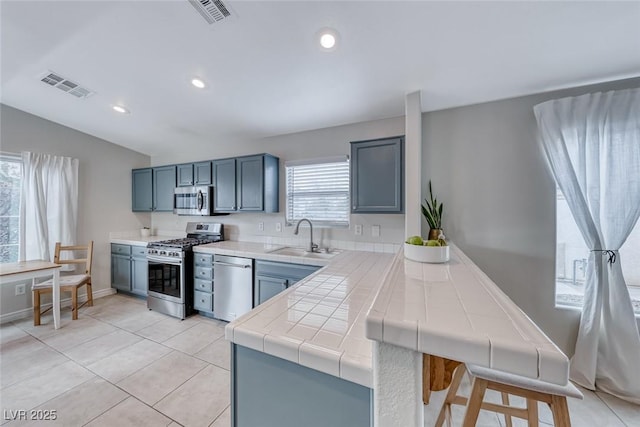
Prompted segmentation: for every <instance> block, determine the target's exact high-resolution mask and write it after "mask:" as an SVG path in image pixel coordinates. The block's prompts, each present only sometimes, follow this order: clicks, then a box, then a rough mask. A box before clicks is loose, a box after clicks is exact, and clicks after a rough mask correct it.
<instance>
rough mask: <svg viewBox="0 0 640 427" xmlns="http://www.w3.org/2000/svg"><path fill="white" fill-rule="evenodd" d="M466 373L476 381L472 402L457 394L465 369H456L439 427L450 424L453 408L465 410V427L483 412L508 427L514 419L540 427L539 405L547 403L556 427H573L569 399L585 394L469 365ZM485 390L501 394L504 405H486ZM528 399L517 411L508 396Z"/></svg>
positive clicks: (474, 382)
mask: <svg viewBox="0 0 640 427" xmlns="http://www.w3.org/2000/svg"><path fill="white" fill-rule="evenodd" d="M466 370H467V371H468V372H469V374H470V375H471V378H472V379H473V385H472V387H471V395H470V396H469V398H466V397H464V396H460V395H458V394H457V392H458V388H459V387H460V382H461V381H462V377H463V376H464V373H465V365H460V366H458V368H456V371H455V372H454V374H453V379H452V380H451V386H450V387H449V391H448V393H447V396H446V398H445V400H444V403H443V404H442V408H441V409H440V414H439V415H438V419H437V420H436V424H435V425H436V427H441V426H442V425H443V423H444V421H445V419H446V418H448V419H449V422H450V420H451V405H463V406H466V411H465V416H464V421H463V423H462V427H473V426H475V425H476V421H477V420H478V415H479V413H480V409H485V410H487V411H493V412H498V413H500V414H503V415H504V416H505V421H506V424H507V426H508V427H510V426H511V425H512V423H511V417H518V418H523V419H525V420H527V422H528V425H529V426H530V427H534V426H538V402H544V403H546V404H548V405H549V407H550V408H551V413H552V414H553V424H554V425H555V426H556V427H570V426H571V420H570V417H569V408H568V407H567V396H569V397H575V398H578V399H582V398H583V396H582V393H581V392H580V390H578V389H577V388H576V387H575V386H574V385H573V384H571V382H569V383H568V384H567V385H564V386H561V385H557V384H551V383H548V382H544V381H539V380H534V379H530V378H525V377H522V376H519V375H513V374H509V373H506V372H502V371H496V370H494V369H489V368H483V367H480V366H476V365H466ZM486 390H495V391H499V392H500V393H501V395H502V405H499V404H496V403H490V402H484V401H483V400H484V395H485V392H486ZM510 394H513V395H515V396H520V397H523V398H524V399H526V401H527V407H526V408H518V407H513V406H510V405H509V395H510Z"/></svg>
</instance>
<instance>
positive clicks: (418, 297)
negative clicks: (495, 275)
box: [197, 242, 568, 427]
mask: <svg viewBox="0 0 640 427" xmlns="http://www.w3.org/2000/svg"><path fill="white" fill-rule="evenodd" d="M207 246H210V247H207ZM197 251H210V252H211V253H219V254H226V255H240V256H245V257H251V258H254V259H271V260H280V261H286V262H294V263H295V262H298V263H305V262H307V263H310V262H313V263H316V265H318V263H324V264H325V267H324V268H322V269H321V270H319V271H317V272H316V273H314V274H312V275H310V276H309V277H307V278H306V279H304V280H302V281H300V282H299V283H298V284H297V285H295V286H293V287H291V288H289V289H287V290H286V291H284V292H283V293H281V294H279V295H277V296H275V297H273V298H271V299H270V300H268V301H267V302H265V303H264V304H261V305H260V306H258V307H256V308H255V309H254V310H252V311H251V312H249V313H247V314H245V315H243V316H242V317H240V318H238V319H236V320H235V321H233V322H231V323H230V324H228V325H227V327H226V330H225V336H226V338H227V340H229V341H230V342H231V343H232V350H231V351H232V372H231V375H232V381H231V383H232V390H231V395H232V397H231V401H232V406H231V408H232V409H231V411H232V414H231V419H232V425H233V426H236V427H243V426H251V425H265V426H271V425H274V426H275V425H277V426H283V427H287V426H298V425H306V426H325V425H332V426H371V425H376V426H378V425H380V426H416V427H417V426H420V425H421V423H422V418H423V415H422V413H423V410H422V408H423V406H422V399H421V397H422V396H421V392H422V353H423V352H424V353H428V354H432V355H435V356H441V357H448V358H452V359H454V360H458V361H461V362H472V363H475V364H478V365H480V366H485V367H490V368H494V369H498V370H503V371H506V372H512V373H516V374H518V375H522V376H526V377H530V378H537V379H542V380H545V381H549V382H553V383H556V384H566V382H567V375H568V360H567V358H566V356H564V354H562V352H561V351H560V350H558V349H557V347H556V346H555V345H554V344H553V343H552V342H551V341H550V340H549V339H548V338H547V337H546V336H545V335H544V333H542V332H541V331H540V330H539V329H538V328H537V326H536V325H535V324H534V323H533V322H532V321H531V320H530V319H529V318H528V317H527V316H526V315H525V314H524V313H523V312H522V311H521V310H520V309H519V308H518V307H517V306H516V305H515V304H514V303H513V302H512V301H511V300H510V299H509V298H508V297H507V296H506V295H505V294H504V293H502V291H500V289H499V288H498V287H497V286H496V285H495V284H494V283H493V282H492V281H491V280H490V279H489V278H488V277H487V276H486V275H484V273H482V271H481V270H480V269H478V267H477V266H475V265H474V264H473V262H471V260H470V259H469V258H467V257H466V256H465V255H464V254H463V253H462V251H460V250H459V249H457V248H456V247H455V246H452V248H451V252H452V256H451V260H450V261H449V262H448V263H445V264H421V263H416V262H413V261H408V260H405V259H404V254H403V252H402V251H399V252H398V253H397V254H395V255H394V254H388V253H373V252H358V251H343V252H341V253H339V254H336V255H334V256H333V257H330V258H325V259H310V258H305V257H284V258H282V256H281V255H276V254H274V253H273V248H268V247H267V248H265V246H264V245H261V244H251V243H238V242H223V243H220V244H215V245H203V246H200V247H198V248H197ZM438 409H439V408H434V410H438ZM407 414H408V415H407Z"/></svg>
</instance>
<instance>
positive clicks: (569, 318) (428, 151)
mask: <svg viewBox="0 0 640 427" xmlns="http://www.w3.org/2000/svg"><path fill="white" fill-rule="evenodd" d="M638 86H640V79H630V80H626V81H619V82H611V83H607V84H601V85H593V86H588V87H583V88H575V89H571V90H563V91H556V92H549V93H544V94H538V95H532V96H526V97H520V98H514V99H508V100H504V101H496V102H490V103H485V104H479V105H473V106H468V107H462V108H455V109H450V110H444V111H437V112H431V113H424V114H423V121H422V123H423V152H422V153H423V154H422V159H423V175H422V194H423V197H424V196H426V195H427V194H428V183H429V180H430V179H431V180H432V181H433V188H434V192H435V193H436V195H437V197H438V199H439V200H442V201H443V202H444V209H445V210H444V224H443V225H444V231H445V234H446V235H447V237H448V238H450V239H452V240H453V241H455V243H456V244H457V245H458V246H459V247H460V248H461V249H462V250H463V251H465V253H466V254H467V255H468V256H469V257H470V258H471V259H472V260H473V261H474V262H475V263H476V264H477V265H478V266H479V267H480V268H481V269H482V270H483V271H484V272H485V273H486V274H487V275H489V277H491V279H492V280H494V281H495V282H496V283H497V284H498V285H499V286H500V287H501V288H502V290H503V291H504V292H506V293H507V295H509V297H510V298H511V299H512V300H513V301H514V302H515V303H516V304H518V305H519V306H520V307H521V308H522V309H523V310H524V311H525V312H526V313H527V314H528V315H529V316H530V317H531V318H532V319H533V320H534V321H535V322H536V323H537V324H538V325H539V326H540V327H541V328H542V329H543V330H544V331H545V332H546V333H547V334H548V335H549V337H550V338H551V339H553V340H554V341H555V342H556V344H558V345H559V346H560V347H561V348H562V349H563V350H564V351H566V352H567V353H568V354H573V351H574V345H575V339H576V336H577V327H578V322H579V317H580V314H579V312H578V311H577V310H569V309H556V308H555V307H554V305H555V303H554V301H555V275H554V268H555V242H556V239H555V234H556V219H555V212H556V211H555V201H556V197H555V194H556V193H555V183H554V180H553V177H552V175H551V173H550V171H549V170H548V169H547V166H546V163H545V159H544V157H543V154H542V152H541V150H540V149H539V145H538V141H537V127H536V121H535V117H534V115H533V106H534V105H536V104H538V103H540V102H544V101H546V100H549V99H555V98H562V97H566V96H576V95H579V94H584V93H589V92H597V91H606V90H613V89H622V88H629V87H638ZM423 227H424V228H423V233H424V232H426V224H424V223H423Z"/></svg>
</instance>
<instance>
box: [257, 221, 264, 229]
mask: <svg viewBox="0 0 640 427" xmlns="http://www.w3.org/2000/svg"><path fill="white" fill-rule="evenodd" d="M258 231H264V222H259V223H258Z"/></svg>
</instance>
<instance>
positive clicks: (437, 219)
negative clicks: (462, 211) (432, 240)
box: [422, 181, 443, 229]
mask: <svg viewBox="0 0 640 427" xmlns="http://www.w3.org/2000/svg"><path fill="white" fill-rule="evenodd" d="M429 197H430V198H431V200H427V199H424V201H425V203H426V206H425V205H422V215H424V219H426V220H427V224H429V228H431V229H441V228H442V209H443V206H442V202H440V204H438V199H436V198H435V197H433V190H432V189H431V181H429Z"/></svg>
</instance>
